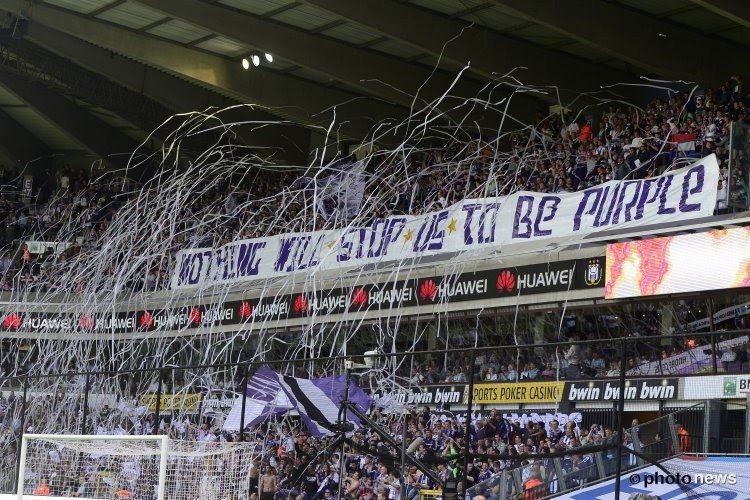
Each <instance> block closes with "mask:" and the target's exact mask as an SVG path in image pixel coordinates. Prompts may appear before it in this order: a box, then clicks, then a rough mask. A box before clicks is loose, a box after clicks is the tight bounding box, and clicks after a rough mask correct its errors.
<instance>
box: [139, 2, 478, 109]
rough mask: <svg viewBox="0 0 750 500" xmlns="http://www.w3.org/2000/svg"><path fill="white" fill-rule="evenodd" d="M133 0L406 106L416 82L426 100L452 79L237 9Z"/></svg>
mask: <svg viewBox="0 0 750 500" xmlns="http://www.w3.org/2000/svg"><path fill="white" fill-rule="evenodd" d="M137 1H138V2H139V3H141V4H143V5H147V6H149V7H151V8H153V9H157V10H159V11H161V12H163V13H164V14H165V15H168V16H170V17H174V18H179V19H182V20H183V21H186V22H189V23H192V24H195V25H198V26H202V27H204V28H206V29H208V30H210V31H212V32H214V33H221V34H222V35H224V36H226V37H228V38H231V39H233V40H235V41H237V42H239V43H242V44H245V45H249V46H251V47H254V48H256V49H258V50H263V51H266V52H272V53H273V54H278V55H279V56H282V57H284V59H285V60H288V61H290V62H292V63H294V64H297V65H299V66H302V67H305V68H309V69H312V70H315V71H319V72H321V73H324V74H326V75H329V76H330V77H331V79H333V80H337V81H340V82H345V83H346V84H347V85H349V86H350V87H352V88H354V89H356V90H357V91H359V92H362V93H363V94H368V95H373V96H376V97H379V98H381V99H384V100H386V101H389V102H394V103H397V104H399V105H401V106H404V107H405V108H409V107H411V105H412V102H413V97H412V95H413V94H414V93H416V92H417V90H419V89H420V87H421V90H419V91H420V95H421V96H424V97H425V99H427V100H431V99H434V98H435V97H438V96H440V95H441V94H442V93H443V92H445V90H446V89H447V88H449V86H450V84H451V81H452V80H453V76H452V75H447V74H445V73H443V72H436V73H435V74H432V75H431V73H432V71H430V70H428V69H426V68H423V67H420V66H415V65H413V64H408V63H406V62H404V61H400V60H398V59H396V58H393V57H390V56H387V55H383V54H381V53H378V52H375V51H370V52H367V53H363V51H362V50H359V49H358V48H357V47H355V46H353V45H349V44H346V43H343V42H340V41H337V40H332V39H329V38H326V37H321V36H316V35H315V34H312V33H308V32H306V31H303V30H299V29H296V28H293V27H290V26H287V25H284V24H280V23H275V22H272V21H268V20H264V19H262V18H259V17H257V16H253V15H251V14H246V13H243V12H241V11H236V10H231V11H230V10H229V9H226V8H223V7H221V6H220V5H215V4H214V5H211V4H207V3H205V2H202V1H201V0H137ZM355 3H356V2H355ZM334 25H335V24H334ZM334 25H326V26H324V27H322V28H321V31H324V30H326V29H331V28H332V27H334ZM377 80H381V81H382V82H385V83H387V85H385V84H384V83H381V81H377ZM425 82H427V83H426V84H425ZM392 87H395V88H396V90H394V88H392ZM479 88H480V86H479V85H478V84H470V83H469V82H468V81H466V80H465V79H464V81H462V82H460V83H459V84H458V85H457V88H456V90H455V93H456V94H458V95H462V96H466V97H469V96H474V95H476V93H477V91H478V90H479Z"/></svg>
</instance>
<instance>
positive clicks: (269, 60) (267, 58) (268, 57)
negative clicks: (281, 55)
mask: <svg viewBox="0 0 750 500" xmlns="http://www.w3.org/2000/svg"><path fill="white" fill-rule="evenodd" d="M266 61H268V62H270V63H272V62H273V55H272V54H269V53H268V52H266Z"/></svg>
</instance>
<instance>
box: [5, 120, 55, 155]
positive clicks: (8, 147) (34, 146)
mask: <svg viewBox="0 0 750 500" xmlns="http://www.w3.org/2000/svg"><path fill="white" fill-rule="evenodd" d="M0 149H2V150H3V151H4V152H5V153H6V154H7V155H8V156H10V157H11V158H13V159H14V160H15V161H17V162H18V163H19V164H20V165H26V164H27V163H29V162H31V161H33V160H36V159H37V158H42V157H44V156H48V155H50V154H51V151H50V150H49V148H48V147H47V145H46V144H44V143H43V142H42V141H40V140H39V139H38V138H37V137H36V136H35V135H34V134H32V133H31V132H29V131H28V130H26V129H25V128H23V127H22V126H21V125H20V124H19V123H18V122H16V121H15V120H13V118H11V117H10V116H8V115H7V114H6V113H5V112H4V111H0Z"/></svg>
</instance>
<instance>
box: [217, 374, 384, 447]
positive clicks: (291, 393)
mask: <svg viewBox="0 0 750 500" xmlns="http://www.w3.org/2000/svg"><path fill="white" fill-rule="evenodd" d="M345 395H346V377H345V376H344V375H339V376H338V377H323V378H316V379H306V378H297V377H285V376H282V375H279V374H278V373H276V372H274V371H273V370H271V369H269V368H267V367H262V368H260V369H258V371H257V372H255V375H253V376H252V377H251V378H250V380H248V383H247V389H246V396H247V401H246V402H245V427H249V426H253V425H257V424H260V423H262V422H264V421H265V420H266V419H268V418H269V417H272V416H275V415H284V414H286V413H287V412H289V411H290V410H297V412H298V413H299V416H300V417H301V418H302V421H303V422H305V425H306V426H307V428H308V430H309V431H310V434H311V435H312V436H314V437H322V436H326V435H330V434H333V433H334V431H333V424H334V423H335V422H336V420H338V417H339V410H340V409H341V401H343V400H344V397H345ZM349 400H350V401H351V402H353V403H355V404H356V405H357V407H358V408H359V409H360V410H361V411H363V412H366V411H368V410H369V409H370V405H371V403H372V399H371V398H370V396H369V395H368V394H367V393H365V392H364V391H363V390H362V389H360V388H359V387H358V386H357V384H355V383H354V382H352V383H350V385H349ZM241 415H242V397H239V398H237V399H236V400H235V402H234V406H233V407H232V410H231V411H230V412H229V415H228V416H227V419H226V421H225V422H224V430H226V431H238V430H239V429H240V420H241ZM347 420H349V421H350V422H353V423H354V425H355V427H358V426H359V419H358V418H357V417H356V416H354V415H352V414H351V412H350V413H348V414H347Z"/></svg>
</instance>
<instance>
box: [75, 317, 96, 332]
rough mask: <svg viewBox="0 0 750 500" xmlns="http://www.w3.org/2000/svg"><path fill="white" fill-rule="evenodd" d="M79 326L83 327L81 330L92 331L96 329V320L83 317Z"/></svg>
mask: <svg viewBox="0 0 750 500" xmlns="http://www.w3.org/2000/svg"><path fill="white" fill-rule="evenodd" d="M78 324H80V325H81V328H86V329H87V330H91V329H92V328H94V319H93V318H89V317H88V316H86V315H85V314H84V315H83V316H81V320H80V321H79V322H78Z"/></svg>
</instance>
